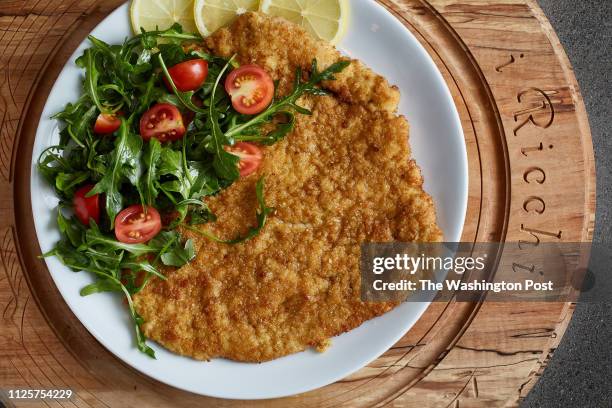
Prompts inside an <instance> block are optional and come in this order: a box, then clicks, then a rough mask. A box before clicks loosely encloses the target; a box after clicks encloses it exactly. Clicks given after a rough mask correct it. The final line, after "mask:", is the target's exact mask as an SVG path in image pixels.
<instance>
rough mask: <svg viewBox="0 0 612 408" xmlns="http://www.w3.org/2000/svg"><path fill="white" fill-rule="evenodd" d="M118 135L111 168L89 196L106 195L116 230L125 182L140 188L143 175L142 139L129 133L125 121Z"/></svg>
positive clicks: (122, 122)
mask: <svg viewBox="0 0 612 408" xmlns="http://www.w3.org/2000/svg"><path fill="white" fill-rule="evenodd" d="M118 133H119V134H118V136H117V140H116V142H115V149H114V150H113V152H112V153H111V161H110V165H109V168H108V169H107V172H106V173H105V174H104V176H103V177H102V179H101V180H100V181H99V182H98V183H97V184H96V185H95V186H94V188H93V189H92V190H91V191H90V192H89V193H88V195H87V196H88V197H91V196H92V195H94V194H102V193H104V194H105V201H106V205H105V208H106V213H107V214H108V218H109V219H110V227H111V229H112V228H114V225H115V217H116V216H117V214H118V213H119V211H121V209H122V207H123V196H122V195H121V192H120V188H121V184H122V182H123V180H124V179H127V180H129V181H130V183H131V184H132V185H133V186H138V183H139V178H140V173H141V167H140V150H141V148H142V139H141V138H140V136H139V135H136V134H133V133H131V132H130V131H128V128H127V124H126V123H125V121H121V126H120V127H119V132H118Z"/></svg>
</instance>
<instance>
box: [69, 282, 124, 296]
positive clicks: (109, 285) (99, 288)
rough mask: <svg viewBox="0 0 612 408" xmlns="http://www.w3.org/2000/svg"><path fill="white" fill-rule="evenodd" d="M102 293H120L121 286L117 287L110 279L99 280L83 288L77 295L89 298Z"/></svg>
mask: <svg viewBox="0 0 612 408" xmlns="http://www.w3.org/2000/svg"><path fill="white" fill-rule="evenodd" d="M102 292H121V285H117V282H115V281H113V280H110V279H99V280H97V281H96V282H94V283H90V284H89V285H87V286H85V287H83V288H82V289H81V291H80V292H79V293H80V294H81V296H89V295H92V294H94V293H102Z"/></svg>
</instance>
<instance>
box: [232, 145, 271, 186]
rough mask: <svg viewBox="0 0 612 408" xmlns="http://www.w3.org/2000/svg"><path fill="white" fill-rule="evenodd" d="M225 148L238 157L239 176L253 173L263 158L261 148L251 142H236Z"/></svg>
mask: <svg viewBox="0 0 612 408" xmlns="http://www.w3.org/2000/svg"><path fill="white" fill-rule="evenodd" d="M225 150H226V151H227V152H228V153H231V154H233V155H235V156H238V157H239V158H240V161H239V162H238V170H239V171H240V177H246V176H248V175H249V174H252V173H255V171H256V170H257V169H258V168H259V166H260V165H261V161H262V159H263V154H262V153H261V149H260V148H259V147H257V145H254V144H253V143H248V142H238V143H236V144H235V145H233V146H225Z"/></svg>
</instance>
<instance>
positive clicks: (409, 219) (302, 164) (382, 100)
mask: <svg viewBox="0 0 612 408" xmlns="http://www.w3.org/2000/svg"><path fill="white" fill-rule="evenodd" d="M206 46H207V48H208V49H209V50H210V51H212V52H213V53H215V54H221V55H224V56H228V55H231V54H234V53H237V54H238V59H239V61H240V62H241V63H257V64H259V65H261V66H263V67H265V68H266V69H267V70H268V71H269V72H271V74H272V76H273V78H274V79H275V80H280V81H281V87H284V88H282V89H284V90H285V91H287V90H288V88H287V87H288V86H289V85H288V84H289V83H290V82H291V80H292V78H293V71H294V70H295V68H296V66H302V67H303V68H304V69H308V68H309V66H310V61H311V60H312V59H313V58H314V57H316V58H317V59H318V60H319V61H320V64H321V66H322V68H323V67H325V66H327V65H328V64H330V63H333V62H335V61H337V60H338V59H339V58H340V55H339V54H338V53H337V52H336V51H334V49H333V48H332V47H331V46H329V45H327V44H325V43H322V42H320V41H317V40H314V39H312V38H310V37H309V36H308V34H306V33H305V32H304V31H303V30H302V29H300V28H299V27H297V26H294V25H292V24H290V23H287V22H285V21H284V20H280V19H276V18H269V17H265V16H262V15H259V14H255V13H249V14H246V15H243V16H242V17H240V18H239V19H238V20H237V21H236V22H235V23H234V24H233V25H232V26H231V27H229V28H226V29H221V30H219V31H218V32H217V33H215V34H213V35H212V36H211V37H210V38H208V39H207V40H206ZM349 74H350V75H339V77H338V81H336V82H329V83H328V84H325V86H326V87H327V88H328V89H329V90H331V91H333V92H337V93H335V94H334V95H332V96H325V97H311V96H308V97H304V98H302V100H301V101H300V103H301V104H302V105H304V106H306V107H308V108H310V109H311V110H312V112H313V114H312V116H306V115H299V116H297V122H296V127H295V130H294V131H293V132H292V133H291V134H289V135H288V136H287V137H286V139H285V140H283V141H281V142H279V143H277V144H276V145H274V146H270V147H266V148H265V149H264V160H263V163H262V166H261V167H260V168H259V169H258V171H257V174H255V175H251V176H249V177H246V178H244V179H241V180H239V181H237V182H236V183H235V184H233V185H232V186H231V187H229V188H228V189H226V190H224V191H223V192H221V193H220V194H219V195H218V196H216V197H212V198H209V199H208V200H207V203H208V205H209V206H210V208H211V210H212V211H213V212H214V213H215V214H216V215H217V217H218V220H217V222H215V223H214V224H210V225H206V226H204V227H203V228H206V229H207V230H209V231H211V232H213V233H215V234H217V235H219V236H221V237H223V238H233V237H235V236H237V235H240V234H243V233H245V232H246V231H247V230H248V228H249V227H250V226H252V225H255V224H256V219H255V209H256V208H257V200H256V196H255V183H256V181H257V180H258V179H259V177H260V176H262V175H265V197H266V201H267V204H268V205H269V206H272V207H275V208H276V210H275V212H274V214H273V215H271V216H270V217H269V219H268V223H267V225H266V226H265V228H264V229H263V230H262V231H261V233H260V234H259V235H258V236H257V237H255V238H254V239H252V240H250V241H248V242H246V243H244V244H238V245H227V244H219V243H215V242H211V241H208V240H204V239H202V238H200V237H197V236H195V235H192V237H193V238H194V239H195V240H196V241H197V246H198V248H197V249H198V255H197V257H196V259H195V260H194V261H193V262H192V263H190V264H188V265H186V266H184V267H183V268H181V269H179V270H177V271H174V272H170V273H169V274H168V280H167V281H161V280H158V279H154V280H152V281H151V282H150V283H149V284H148V285H147V286H146V287H145V289H144V290H143V291H142V292H141V293H139V294H138V295H136V296H135V299H134V301H135V306H136V308H137V310H138V312H139V313H140V314H141V315H142V317H143V318H144V320H145V323H144V325H143V330H144V333H145V335H146V336H147V337H149V338H151V339H153V340H155V341H157V342H159V343H160V344H162V345H163V346H165V347H167V348H168V349H170V350H172V351H174V352H177V353H179V354H183V355H187V356H191V357H194V358H196V359H210V358H213V357H226V358H229V359H233V360H239V361H249V362H260V361H266V360H271V359H274V358H278V357H281V356H284V355H287V354H291V353H295V352H298V351H302V350H304V349H306V348H308V347H319V348H320V347H322V346H324V345H325V344H326V343H327V340H328V339H329V338H330V337H332V336H335V335H338V334H341V333H343V332H346V331H348V330H351V329H353V328H355V327H357V326H359V325H360V324H361V323H363V322H364V321H366V320H368V319H371V318H373V317H376V316H379V315H381V314H383V313H385V312H387V311H389V310H391V309H392V308H393V307H395V306H396V304H395V303H364V302H362V301H361V300H360V274H359V257H360V244H361V243H362V242H385V241H439V240H441V239H442V234H441V232H440V229H439V228H438V226H437V225H436V219H435V210H434V205H433V202H432V200H431V198H430V197H429V195H427V194H426V193H425V192H424V191H423V188H422V183H423V181H422V178H421V175H420V171H419V169H418V167H417V166H416V164H415V163H414V161H411V160H409V157H410V150H409V146H408V139H407V137H408V124H407V122H406V120H405V119H404V118H403V117H399V116H397V115H395V114H394V113H393V111H394V110H395V107H396V106H397V90H396V89H395V88H393V87H391V86H389V84H388V83H387V82H386V80H385V79H384V78H382V77H380V76H377V75H375V74H374V73H372V72H371V71H370V70H368V69H367V68H365V67H364V66H363V65H362V64H361V63H358V62H355V61H353V62H352V64H351V67H350V70H349ZM356 83H357V85H356V86H353V85H355V84H356Z"/></svg>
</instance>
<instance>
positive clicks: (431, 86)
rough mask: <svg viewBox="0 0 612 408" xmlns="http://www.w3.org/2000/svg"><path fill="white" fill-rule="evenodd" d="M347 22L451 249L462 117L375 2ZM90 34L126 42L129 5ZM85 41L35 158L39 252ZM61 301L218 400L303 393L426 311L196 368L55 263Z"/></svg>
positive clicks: (348, 48) (154, 368)
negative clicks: (47, 159)
mask: <svg viewBox="0 0 612 408" xmlns="http://www.w3.org/2000/svg"><path fill="white" fill-rule="evenodd" d="M351 3H352V10H351V11H352V16H351V18H352V22H351V25H350V28H349V31H348V34H347V36H346V37H345V39H344V40H343V41H342V43H341V44H340V47H339V48H340V49H341V50H342V51H343V52H346V53H347V54H349V55H351V56H352V57H354V58H358V59H360V60H362V61H364V62H365V63H366V64H367V65H369V66H370V67H371V68H372V69H374V71H376V72H378V73H380V74H382V75H384V76H385V77H387V78H388V79H389V81H390V82H391V83H393V84H397V85H398V86H399V88H400V90H401V92H402V100H401V104H400V113H402V114H404V115H406V117H407V118H408V120H409V122H410V127H411V130H410V143H411V145H412V149H413V153H414V157H415V158H416V160H417V163H418V164H419V166H420V167H421V169H422V171H423V174H424V176H425V189H426V190H427V191H428V192H429V193H430V194H431V195H432V196H433V198H434V201H435V203H436V209H437V214H438V222H439V224H440V226H441V228H442V230H443V231H444V236H445V239H446V240H447V241H458V240H459V239H460V236H461V231H462V228H463V222H464V217H465V210H466V206H467V155H466V149H465V142H464V138H463V132H462V130H461V123H460V121H459V115H458V114H457V110H456V108H455V106H454V103H453V100H452V97H451V94H450V92H449V90H448V88H447V87H446V84H445V82H444V80H443V78H442V75H441V74H440V72H439V71H438V70H437V68H436V66H435V64H434V63H433V61H432V60H431V58H430V57H429V55H428V54H427V52H426V51H425V50H424V49H423V47H422V46H421V45H420V44H419V42H418V41H417V40H416V39H415V37H414V36H413V35H412V34H411V33H410V32H409V31H408V30H407V29H406V28H405V27H404V26H403V25H402V24H401V23H400V22H399V21H398V20H396V19H395V17H393V16H392V15H391V14H390V13H389V12H387V11H386V10H385V9H384V8H383V7H381V6H380V5H378V4H377V3H375V2H374V1H373V0H367V1H364V0H359V1H352V2H351ZM92 34H93V35H94V36H96V37H98V38H101V39H102V40H104V41H106V42H109V43H121V42H122V41H123V40H124V38H125V37H126V36H129V35H130V34H131V33H130V25H129V21H128V6H127V4H126V5H123V6H121V7H119V8H118V9H117V10H115V11H114V12H113V13H112V14H111V15H109V16H108V17H107V18H106V19H105V20H104V21H102V23H100V25H98V26H97V27H96V29H95V30H94V31H93V32H92ZM86 47H87V42H84V43H83V44H82V45H81V46H80V47H79V49H78V50H77V51H76V52H75V54H74V55H73V56H72V57H71V58H70V60H69V61H68V62H67V64H66V66H65V67H64V69H63V70H62V72H61V73H60V76H59V77H58V79H57V81H56V83H55V85H54V87H53V89H52V90H51V93H50V95H49V98H48V100H47V103H46V105H45V108H44V111H43V114H42V117H41V119H40V124H39V126H38V131H37V134H36V141H35V143H34V149H33V154H32V159H33V160H32V181H31V188H32V209H33V213H34V214H35V217H34V223H35V226H36V233H37V235H38V240H39V243H40V247H41V249H42V251H43V252H46V251H48V250H50V249H51V248H52V247H53V245H54V244H55V243H56V242H57V241H58V240H59V238H60V236H59V232H58V229H57V226H56V223H55V207H56V204H57V199H56V198H55V196H54V194H53V191H52V189H51V188H50V187H49V186H47V184H46V183H45V182H44V181H43V180H42V178H41V177H40V176H39V174H38V172H37V171H36V167H35V161H36V159H37V158H38V156H39V154H40V153H41V152H42V150H43V149H44V148H45V147H46V146H49V145H51V144H54V142H55V141H57V140H58V124H57V123H56V121H53V120H50V119H49V117H50V116H51V115H52V114H54V113H56V112H58V111H61V110H62V109H63V107H64V105H65V104H66V102H69V101H74V100H76V99H77V97H78V96H79V93H80V88H81V80H82V75H83V74H82V71H81V70H80V69H78V68H77V67H76V65H75V64H74V60H75V58H76V57H77V56H78V55H80V54H81V53H82V51H83V49H84V48H86ZM45 261H46V262H47V266H48V268H49V271H50V273H51V275H52V277H53V280H54V281H55V284H56V285H57V287H58V288H59V291H60V293H61V294H62V296H63V297H64V300H65V301H66V303H67V304H68V306H69V307H70V309H71V310H72V311H73V312H74V314H75V315H76V316H77V317H78V319H79V320H80V321H81V322H82V323H83V324H84V325H85V327H86V328H87V329H88V330H89V331H90V332H91V334H92V335H93V336H94V337H95V338H96V339H97V340H98V341H100V343H102V344H103V345H104V346H105V347H106V348H107V349H108V350H110V351H111V352H112V353H113V354H115V355H116V356H117V357H118V358H120V359H121V360H123V361H125V362H126V363H127V364H129V365H131V366H132V367H134V368H135V369H137V370H139V371H141V372H142V373H144V374H147V375H149V376H151V377H153V378H155V379H157V380H159V381H162V382H164V383H166V384H170V385H172V386H175V387H177V388H181V389H184V390H187V391H191V392H194V393H198V394H205V395H210V396H215V397H222V398H238V399H256V398H274V397H281V396H286V395H292V394H296V393H300V392H305V391H309V390H312V389H315V388H318V387H321V386H324V385H326V384H330V383H332V382H334V381H337V380H340V379H341V378H343V377H345V376H347V375H349V374H351V373H353V372H354V371H356V370H358V369H359V368H361V367H363V366H364V365H366V364H368V363H369V362H371V361H372V360H374V359H375V358H377V357H378V356H379V355H381V354H382V353H383V352H385V351H386V350H387V349H389V347H391V346H392V345H393V344H394V343H395V342H396V341H397V340H399V339H400V338H401V337H402V336H403V335H404V333H406V331H408V330H409V329H410V327H412V325H413V324H414V323H415V322H416V321H417V320H418V319H419V317H420V316H421V315H422V314H423V312H424V311H425V309H426V308H427V306H428V303H425V302H423V303H404V304H402V305H401V306H400V307H398V308H396V309H395V310H393V311H391V312H389V313H387V314H385V315H384V316H381V317H378V318H376V319H374V320H371V321H368V322H366V323H364V324H363V325H362V326H360V327H359V328H357V329H355V330H352V331H350V332H348V333H345V334H343V335H341V336H338V337H336V338H334V339H333V345H332V347H331V348H330V349H329V350H327V351H326V352H325V353H322V354H321V353H316V352H314V351H305V352H302V353H298V354H294V355H291V356H287V357H284V358H280V359H277V360H274V361H271V362H267V363H263V364H246V363H237V362H232V361H227V360H223V359H215V360H213V361H211V362H200V361H195V360H192V359H189V358H185V357H180V356H178V355H176V354H173V353H170V352H168V351H166V350H165V349H164V348H162V347H160V346H158V345H157V344H152V347H153V348H154V349H155V352H156V354H157V360H153V359H151V358H149V357H147V356H145V355H143V354H142V353H140V352H139V351H138V350H137V349H136V347H135V344H134V337H133V331H132V329H131V326H130V325H129V322H128V313H127V312H126V310H125V307H124V306H123V304H122V303H121V301H120V300H119V297H118V296H114V295H111V294H96V295H92V296H89V297H81V296H80V295H79V290H80V289H81V288H82V287H83V286H85V285H87V284H88V283H90V282H91V281H92V277H91V276H90V275H89V274H87V273H73V272H71V271H69V270H68V269H67V268H66V267H64V266H63V265H62V264H61V263H60V262H59V261H58V260H57V259H56V258H47V259H46V260H45Z"/></svg>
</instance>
